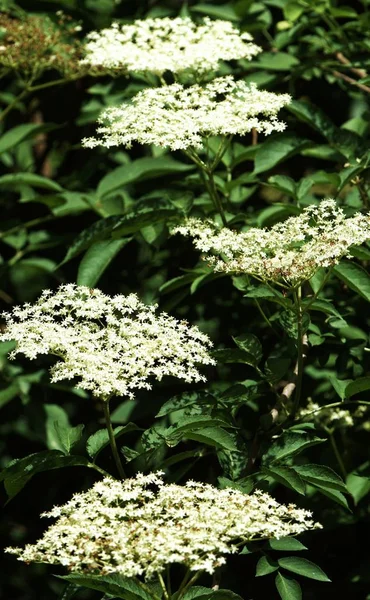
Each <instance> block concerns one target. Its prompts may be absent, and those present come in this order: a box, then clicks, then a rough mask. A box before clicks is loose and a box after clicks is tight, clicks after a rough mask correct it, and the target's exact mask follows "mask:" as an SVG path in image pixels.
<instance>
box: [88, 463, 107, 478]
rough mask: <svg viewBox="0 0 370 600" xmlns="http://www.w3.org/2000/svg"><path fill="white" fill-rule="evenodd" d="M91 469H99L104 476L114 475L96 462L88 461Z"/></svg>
mask: <svg viewBox="0 0 370 600" xmlns="http://www.w3.org/2000/svg"><path fill="white" fill-rule="evenodd" d="M87 466H88V467H89V468H90V469H94V470H95V471H97V472H98V473H100V475H104V477H112V476H111V475H110V474H109V473H107V471H104V469H101V468H100V467H99V466H98V465H96V464H95V463H90V462H89V463H88V465H87Z"/></svg>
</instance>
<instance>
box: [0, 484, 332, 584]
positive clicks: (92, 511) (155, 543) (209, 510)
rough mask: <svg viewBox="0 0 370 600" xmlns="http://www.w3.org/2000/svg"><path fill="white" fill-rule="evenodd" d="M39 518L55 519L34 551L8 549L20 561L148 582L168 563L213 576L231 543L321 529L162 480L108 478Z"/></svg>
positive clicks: (266, 504)
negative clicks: (113, 574)
mask: <svg viewBox="0 0 370 600" xmlns="http://www.w3.org/2000/svg"><path fill="white" fill-rule="evenodd" d="M43 516H49V517H54V518H57V519H58V520H57V522H56V523H55V524H54V525H52V526H51V527H49V529H48V530H47V531H46V532H45V534H44V536H43V537H42V538H41V539H40V540H39V541H38V542H37V543H36V544H33V545H32V544H28V545H27V546H26V547H25V548H24V549H22V548H7V550H6V551H7V552H10V553H12V554H15V555H17V556H18V557H19V560H23V561H26V562H45V563H51V564H62V565H64V566H66V567H68V569H69V570H70V571H75V572H80V573H81V572H83V573H94V574H99V575H105V574H108V573H122V574H123V575H125V576H126V577H136V576H141V575H142V576H144V577H145V578H148V579H150V578H151V577H153V575H155V574H156V573H161V572H162V571H163V570H164V569H165V568H166V566H167V565H170V564H172V563H179V564H184V565H185V566H187V567H188V568H189V569H190V570H192V571H206V572H208V573H213V572H214V570H215V569H216V568H217V567H219V566H220V565H222V564H224V563H225V555H227V554H232V553H235V552H237V551H238V547H237V546H236V545H235V544H236V542H240V541H245V542H247V541H251V540H253V539H256V538H258V539H261V538H262V539H263V538H274V537H275V538H280V537H283V536H289V535H296V534H299V533H301V532H303V531H306V530H307V529H317V528H320V527H321V525H320V524H319V523H315V522H314V521H313V520H312V519H311V513H310V512H309V511H306V510H304V509H299V508H297V507H296V506H295V505H294V504H290V505H288V506H285V505H284V504H279V503H278V502H277V501H276V500H274V499H273V498H271V496H269V495H268V494H267V493H264V492H262V491H259V490H257V491H256V492H255V493H254V494H252V495H246V494H243V493H242V492H240V491H238V490H235V489H231V488H226V489H223V490H219V489H217V488H215V487H213V486H212V485H208V484H203V483H197V482H188V483H187V484H186V485H184V486H180V485H176V484H168V485H167V484H164V483H163V480H162V473H150V474H149V475H142V474H139V475H137V476H136V477H135V478H134V479H126V480H125V481H123V482H121V481H115V480H113V479H110V478H106V479H104V480H103V481H100V482H98V483H96V484H95V485H94V486H93V487H92V488H91V489H90V490H89V491H87V492H85V493H82V494H76V495H75V496H73V498H72V499H71V500H70V501H69V502H67V504H65V505H64V506H61V507H57V508H54V509H53V510H52V511H51V512H50V513H46V514H45V515H43Z"/></svg>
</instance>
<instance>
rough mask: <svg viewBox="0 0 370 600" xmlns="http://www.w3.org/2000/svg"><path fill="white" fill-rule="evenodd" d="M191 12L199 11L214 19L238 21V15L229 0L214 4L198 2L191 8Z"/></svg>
mask: <svg viewBox="0 0 370 600" xmlns="http://www.w3.org/2000/svg"><path fill="white" fill-rule="evenodd" d="M191 10H192V12H199V13H202V14H204V15H209V16H210V17H214V18H215V19H225V20H226V21H239V16H238V15H237V14H236V12H235V9H234V7H233V4H232V3H231V2H229V3H227V4H222V5H221V6H215V5H214V4H205V3H202V2H201V3H199V4H196V5H195V6H192V8H191Z"/></svg>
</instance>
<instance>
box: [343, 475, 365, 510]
mask: <svg viewBox="0 0 370 600" xmlns="http://www.w3.org/2000/svg"><path fill="white" fill-rule="evenodd" d="M346 484H347V489H348V491H349V493H350V494H351V495H352V497H353V499H354V501H355V505H356V506H357V504H358V503H359V502H360V500H362V498H365V496H367V495H368V493H369V492H370V477H360V476H359V475H356V474H355V473H350V474H349V475H348V477H347V481H346Z"/></svg>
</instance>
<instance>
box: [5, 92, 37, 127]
mask: <svg viewBox="0 0 370 600" xmlns="http://www.w3.org/2000/svg"><path fill="white" fill-rule="evenodd" d="M29 93H30V88H28V87H26V88H24V89H23V90H22V91H21V93H20V94H18V96H16V97H15V98H14V100H13V101H12V102H11V103H10V104H8V106H7V107H6V108H4V110H3V111H2V112H1V113H0V122H1V121H3V120H4V119H5V117H6V116H7V115H8V113H10V111H11V110H13V108H14V107H15V106H16V105H17V104H18V102H20V101H21V100H22V99H23V98H25V97H26V96H27V95H28V94H29Z"/></svg>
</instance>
